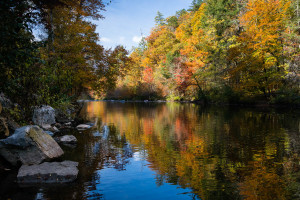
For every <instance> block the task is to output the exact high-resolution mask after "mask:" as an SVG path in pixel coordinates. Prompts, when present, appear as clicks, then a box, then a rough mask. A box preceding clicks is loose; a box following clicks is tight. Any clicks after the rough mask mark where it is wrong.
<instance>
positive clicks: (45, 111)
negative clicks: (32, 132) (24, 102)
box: [32, 106, 56, 127]
mask: <svg viewBox="0 0 300 200" xmlns="http://www.w3.org/2000/svg"><path fill="white" fill-rule="evenodd" d="M32 121H33V123H34V124H36V125H39V126H40V127H42V126H45V125H51V124H55V123H56V122H55V110H54V109H53V108H52V107H50V106H42V107H40V108H36V109H34V111H33V117H32Z"/></svg>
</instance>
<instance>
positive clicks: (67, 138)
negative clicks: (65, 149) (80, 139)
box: [58, 135, 77, 144]
mask: <svg viewBox="0 0 300 200" xmlns="http://www.w3.org/2000/svg"><path fill="white" fill-rule="evenodd" d="M58 142H59V143H62V144H76V143H77V139H76V137H75V136H74V135H64V136H62V137H59V138H58Z"/></svg>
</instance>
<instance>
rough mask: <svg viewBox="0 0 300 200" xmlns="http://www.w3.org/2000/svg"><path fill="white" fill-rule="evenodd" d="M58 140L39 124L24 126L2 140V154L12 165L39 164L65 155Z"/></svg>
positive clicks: (0, 146)
mask: <svg viewBox="0 0 300 200" xmlns="http://www.w3.org/2000/svg"><path fill="white" fill-rule="evenodd" d="M63 153H64V152H63V150H62V149H61V148H60V146H59V145H58V144H57V142H56V141H55V140H54V139H53V138H52V137H51V136H50V135H49V134H47V133H45V132H44V131H43V130H42V129H41V128H40V127H38V126H24V127H21V128H19V129H17V130H16V131H15V133H14V134H13V135H11V136H10V137H8V138H6V139H4V140H0V155H2V156H3V157H4V158H5V159H6V160H7V161H8V162H10V163H11V164H12V165H17V164H18V163H22V164H25V165H31V164H39V163H41V162H42V161H44V160H50V159H52V158H57V157H60V156H61V155H63Z"/></svg>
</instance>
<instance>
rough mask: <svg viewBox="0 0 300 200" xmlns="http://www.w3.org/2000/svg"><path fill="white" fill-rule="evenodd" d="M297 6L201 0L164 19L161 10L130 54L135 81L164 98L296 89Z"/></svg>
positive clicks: (276, 1)
mask: <svg viewBox="0 0 300 200" xmlns="http://www.w3.org/2000/svg"><path fill="white" fill-rule="evenodd" d="M298 8H299V5H298V7H297V6H296V4H295V3H292V1H290V0H245V1H239V0H230V1H226V2H225V1H220V0H205V1H194V2H193V4H192V6H191V9H189V10H181V11H178V12H177V13H176V15H174V16H171V17H168V18H166V19H164V18H163V15H162V14H161V13H159V16H157V17H156V20H157V23H156V26H155V27H154V28H153V29H152V31H151V33H150V35H149V36H147V37H145V38H144V39H143V41H142V42H141V46H139V47H137V48H135V49H134V51H133V53H132V54H131V58H132V59H133V60H134V62H135V64H134V66H135V67H133V70H136V71H137V72H136V73H135V74H139V75H140V77H141V78H137V79H136V80H139V82H140V84H143V83H147V84H145V85H144V86H143V87H144V90H147V87H150V86H149V84H150V83H151V88H152V90H155V91H156V93H157V94H158V96H160V98H169V99H189V100H197V99H198V100H201V99H202V100H204V99H205V100H211V101H217V102H218V101H221V102H235V101H239V100H243V99H244V100H246V99H251V98H254V99H265V100H268V101H276V99H277V98H280V97H282V95H283V96H284V95H285V94H286V92H287V91H293V92H294V93H293V94H294V95H298V94H299V84H298V83H299V77H298V75H297V74H299V73H298V68H299V62H298V63H295V60H297V59H298V60H299V47H296V46H295V45H297V43H299V41H300V40H299V41H297V39H296V38H298V39H299V31H298V32H297V30H298V29H297V28H295V26H296V27H297V26H299V24H298V21H297V19H299V14H298V15H297V14H296V12H293V11H294V9H298ZM298 13H299V11H298ZM295 69H296V70H295ZM129 76H131V75H129ZM131 80H132V79H131ZM133 81H134V80H133ZM119 83H120V84H121V85H122V84H124V83H123V82H122V80H120V82H119ZM295 83H297V84H295ZM132 85H137V84H132ZM141 90H142V91H143V89H141ZM141 90H139V91H136V93H134V94H133V95H135V96H139V92H141Z"/></svg>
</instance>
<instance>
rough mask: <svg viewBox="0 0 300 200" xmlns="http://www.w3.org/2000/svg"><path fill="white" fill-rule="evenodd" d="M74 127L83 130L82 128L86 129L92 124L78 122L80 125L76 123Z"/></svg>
mask: <svg viewBox="0 0 300 200" xmlns="http://www.w3.org/2000/svg"><path fill="white" fill-rule="evenodd" d="M76 128H77V130H79V131H83V130H87V129H90V128H92V126H90V125H88V124H80V125H78V126H77V127H76Z"/></svg>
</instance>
